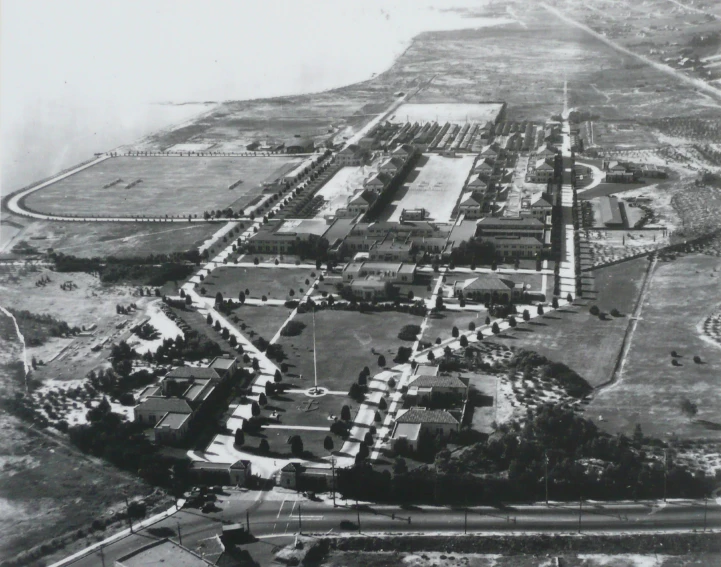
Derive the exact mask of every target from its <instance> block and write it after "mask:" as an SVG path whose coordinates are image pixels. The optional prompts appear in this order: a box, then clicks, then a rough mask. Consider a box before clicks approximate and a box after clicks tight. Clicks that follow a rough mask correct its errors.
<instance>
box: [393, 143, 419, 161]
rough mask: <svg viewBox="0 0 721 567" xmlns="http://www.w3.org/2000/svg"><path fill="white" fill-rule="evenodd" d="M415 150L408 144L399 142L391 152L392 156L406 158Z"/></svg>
mask: <svg viewBox="0 0 721 567" xmlns="http://www.w3.org/2000/svg"><path fill="white" fill-rule="evenodd" d="M414 152H415V148H414V147H413V146H411V145H410V144H401V145H400V146H398V147H397V148H396V149H394V150H393V151H392V152H391V155H392V156H393V157H399V158H401V159H403V160H406V159H408V158H409V157H410V156H412V155H413V153H414Z"/></svg>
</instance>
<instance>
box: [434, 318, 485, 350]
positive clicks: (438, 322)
mask: <svg viewBox="0 0 721 567" xmlns="http://www.w3.org/2000/svg"><path fill="white" fill-rule="evenodd" d="M486 315H487V312H486V311H485V310H483V311H480V312H475V311H474V312H471V311H469V312H464V311H448V310H446V311H443V312H442V313H435V314H432V315H431V316H430V317H428V326H427V327H426V330H425V332H424V333H423V340H424V341H428V342H431V343H433V342H435V341H436V339H438V338H440V339H441V340H442V341H445V340H447V339H450V338H451V332H452V331H453V327H458V331H459V332H460V333H461V334H466V335H467V334H469V333H471V331H469V330H468V324H469V323H473V324H474V325H475V326H476V327H482V326H483V325H484V324H485V322H486ZM473 333H475V331H473ZM486 334H487V333H486Z"/></svg>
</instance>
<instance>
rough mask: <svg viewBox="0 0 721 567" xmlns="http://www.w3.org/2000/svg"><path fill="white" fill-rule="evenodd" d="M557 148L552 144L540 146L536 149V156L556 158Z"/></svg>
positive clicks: (539, 157)
mask: <svg viewBox="0 0 721 567" xmlns="http://www.w3.org/2000/svg"><path fill="white" fill-rule="evenodd" d="M557 153H558V152H556V150H554V149H553V148H551V147H550V146H545V145H544V146H543V147H542V148H539V149H538V150H536V158H538V159H546V158H554V157H556V154H557Z"/></svg>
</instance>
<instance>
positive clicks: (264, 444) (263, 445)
mask: <svg viewBox="0 0 721 567" xmlns="http://www.w3.org/2000/svg"><path fill="white" fill-rule="evenodd" d="M258 451H259V452H260V453H262V454H267V453H268V452H269V451H270V445H269V444H268V440H267V439H261V440H260V443H259V444H258Z"/></svg>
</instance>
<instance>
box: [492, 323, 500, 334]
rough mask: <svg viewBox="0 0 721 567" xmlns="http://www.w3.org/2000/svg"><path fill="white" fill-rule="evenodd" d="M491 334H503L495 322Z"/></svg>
mask: <svg viewBox="0 0 721 567" xmlns="http://www.w3.org/2000/svg"><path fill="white" fill-rule="evenodd" d="M491 332H492V333H493V334H494V335H497V334H498V333H500V332H501V329H500V328H499V327H498V323H496V322H495V321H494V322H493V325H492V326H491Z"/></svg>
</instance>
